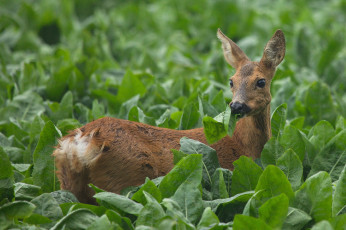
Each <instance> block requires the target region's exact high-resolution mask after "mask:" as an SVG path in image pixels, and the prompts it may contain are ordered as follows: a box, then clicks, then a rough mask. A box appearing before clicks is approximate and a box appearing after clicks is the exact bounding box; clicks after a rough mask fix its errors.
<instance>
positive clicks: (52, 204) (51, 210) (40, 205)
mask: <svg viewBox="0 0 346 230" xmlns="http://www.w3.org/2000/svg"><path fill="white" fill-rule="evenodd" d="M31 203H32V204H34V205H35V206H36V209H35V210H34V213H36V214H40V215H41V216H44V217H47V218H49V219H51V220H58V219H60V218H61V217H62V216H63V213H62V211H61V208H60V206H59V203H58V202H57V201H56V200H55V199H54V198H53V196H52V195H51V194H49V193H44V194H42V195H40V196H37V197H36V198H34V199H32V201H31Z"/></svg>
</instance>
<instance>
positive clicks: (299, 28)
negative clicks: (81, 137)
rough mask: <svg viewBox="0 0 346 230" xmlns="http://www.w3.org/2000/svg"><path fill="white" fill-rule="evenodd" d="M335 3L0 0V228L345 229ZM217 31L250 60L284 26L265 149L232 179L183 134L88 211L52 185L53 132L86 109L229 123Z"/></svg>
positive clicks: (339, 15) (167, 120) (157, 122)
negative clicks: (163, 166)
mask: <svg viewBox="0 0 346 230" xmlns="http://www.w3.org/2000/svg"><path fill="white" fill-rule="evenodd" d="M345 12H346V6H345V3H344V1H343V0H330V1H322V0H314V1H313V0H310V1H309V0H307V1H300V0H299V1H298V0H295V1H283V0H279V1H269V0H261V1H250V0H235V1H225V0H190V1H184V0H170V1H168V0H167V1H150V0H146V1H135V0H132V1H120V0H118V1H111V0H104V1H97V0H60V1H50V0H16V1H8V0H0V68H1V69H0V229H165V230H166V229H215V230H216V229H217V230H219V229H235V230H237V229H241V230H243V229H245V230H246V229H249V230H250V229H251V230H252V229H294V230H297V229H313V230H319V229H323V230H325V229H327V230H329V229H346V227H345V226H346V167H345V165H346V119H345V118H346V71H345V70H346V45H345V40H346V39H345V35H346V29H345V28H346V27H345V23H346V17H345V16H346V15H345ZM217 28H221V29H222V30H223V32H225V34H226V35H227V36H229V37H230V38H231V39H232V40H233V41H235V42H236V43H237V44H238V45H239V46H240V47H241V48H242V49H243V50H244V51H245V53H246V54H247V55H248V56H249V57H250V58H251V59H252V60H256V61H258V60H260V58H261V56H262V52H263V48H264V45H265V44H266V42H267V41H268V40H269V39H270V37H271V36H272V34H273V33H274V32H275V30H276V29H282V30H283V32H284V33H285V36H286V45H287V47H286V57H285V59H284V61H283V63H281V65H280V66H279V67H278V70H277V73H276V76H275V78H274V80H273V82H272V85H271V92H272V103H271V108H272V114H273V115H272V134H273V137H272V138H271V139H270V141H269V142H268V143H267V144H266V145H265V147H264V150H263V152H262V155H261V158H260V159H256V160H255V161H253V160H251V159H250V158H247V157H244V156H243V157H241V158H240V159H238V160H237V161H236V162H234V170H233V172H232V171H229V170H227V169H223V168H220V164H219V162H218V160H217V158H216V153H215V151H214V150H213V149H211V148H210V147H208V146H206V145H203V144H201V143H199V142H196V141H193V140H190V139H187V138H183V139H182V140H181V149H180V151H174V159H175V167H174V169H173V170H172V171H171V172H170V173H169V174H168V175H166V176H165V177H161V178H157V179H152V180H150V179H147V180H146V182H145V184H143V185H142V186H140V187H132V188H128V189H126V190H125V191H123V193H122V195H119V194H113V193H109V192H105V191H102V190H101V189H98V188H96V187H93V188H94V189H95V191H96V193H97V194H96V195H95V197H96V199H97V202H98V204H99V205H98V206H94V205H87V204H83V203H79V202H78V200H77V199H76V198H75V197H74V196H73V195H72V194H71V193H69V192H67V191H62V190H59V189H60V186H59V182H58V180H57V178H56V176H55V170H56V169H55V166H54V159H53V157H52V156H51V154H52V152H53V150H54V146H55V145H56V144H57V139H58V138H59V137H61V136H62V135H65V134H67V133H68V131H69V130H71V129H74V128H77V127H80V126H82V125H84V124H86V123H88V122H90V121H93V120H95V119H97V118H100V117H103V116H112V117H117V118H122V119H128V120H133V121H139V122H142V123H147V124H151V125H154V126H159V127H166V128H171V129H191V128H195V127H202V126H203V121H204V125H205V124H207V122H208V121H209V122H210V123H208V128H207V129H206V130H205V132H206V133H207V134H208V138H209V139H210V140H213V139H215V138H218V136H222V134H224V133H225V132H227V128H228V127H227V126H225V130H223V132H222V133H219V134H217V135H214V134H213V133H215V132H214V130H213V128H215V127H216V128H217V127H220V124H221V126H222V127H224V126H223V124H222V123H220V122H218V121H214V120H213V119H211V118H213V117H216V116H218V115H219V114H221V115H220V116H221V117H226V116H224V115H225V114H227V111H229V110H228V109H226V108H227V104H228V103H229V102H230V100H231V98H232V94H231V92H230V89H229V77H230V76H231V75H232V74H233V73H234V69H232V68H231V67H230V66H229V65H228V64H227V63H226V62H225V60H224V57H223V54H222V49H221V44H220V42H219V41H218V39H217V38H216V31H217ZM225 111H226V112H225ZM220 116H218V117H219V118H220ZM205 117H209V118H208V119H206V118H205ZM210 117H211V118H210ZM209 134H213V135H209ZM196 149H197V151H196ZM172 154H173V153H172ZM90 186H92V185H90Z"/></svg>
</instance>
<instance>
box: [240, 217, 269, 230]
mask: <svg viewBox="0 0 346 230" xmlns="http://www.w3.org/2000/svg"><path fill="white" fill-rule="evenodd" d="M233 229H234V230H247V229H248V230H253V229H261V230H270V229H272V228H271V227H270V226H269V225H267V224H266V223H265V222H264V221H263V220H261V219H257V218H254V217H252V216H244V215H236V216H235V217H234V222H233Z"/></svg>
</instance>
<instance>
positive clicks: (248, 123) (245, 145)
mask: <svg viewBox="0 0 346 230" xmlns="http://www.w3.org/2000/svg"><path fill="white" fill-rule="evenodd" d="M233 136H234V138H235V139H236V140H237V141H238V143H239V144H240V146H241V147H242V149H243V151H244V152H243V153H244V154H245V155H246V156H249V157H252V158H258V157H260V156H261V152H262V149H263V146H264V145H265V143H266V142H267V141H268V140H269V139H270V137H271V128H270V105H268V106H267V107H266V108H265V109H264V110H263V111H261V112H260V113H258V114H256V115H253V116H249V117H245V118H242V119H240V120H239V121H238V122H237V124H236V127H235V130H234V134H233Z"/></svg>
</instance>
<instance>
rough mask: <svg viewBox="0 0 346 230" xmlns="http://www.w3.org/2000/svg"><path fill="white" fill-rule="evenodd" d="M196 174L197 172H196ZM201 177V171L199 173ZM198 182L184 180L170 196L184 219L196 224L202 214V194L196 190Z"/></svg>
mask: <svg viewBox="0 0 346 230" xmlns="http://www.w3.org/2000/svg"><path fill="white" fill-rule="evenodd" d="M197 173H198V172H197ZM199 174H200V176H202V175H201V174H202V170H201V169H200V172H199ZM197 182H198V181H197V180H196V179H195V181H191V179H190V178H188V179H187V180H185V181H184V182H183V183H182V184H181V185H180V186H179V187H178V189H177V190H176V192H175V193H174V195H173V196H172V200H174V201H176V202H177V204H179V206H180V208H181V210H182V212H183V213H184V215H185V218H186V219H188V220H189V221H190V222H191V223H193V224H196V223H197V221H198V220H199V218H200V216H201V214H202V212H203V203H202V194H201V192H200V190H199V189H198V185H199V184H198V183H197Z"/></svg>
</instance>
